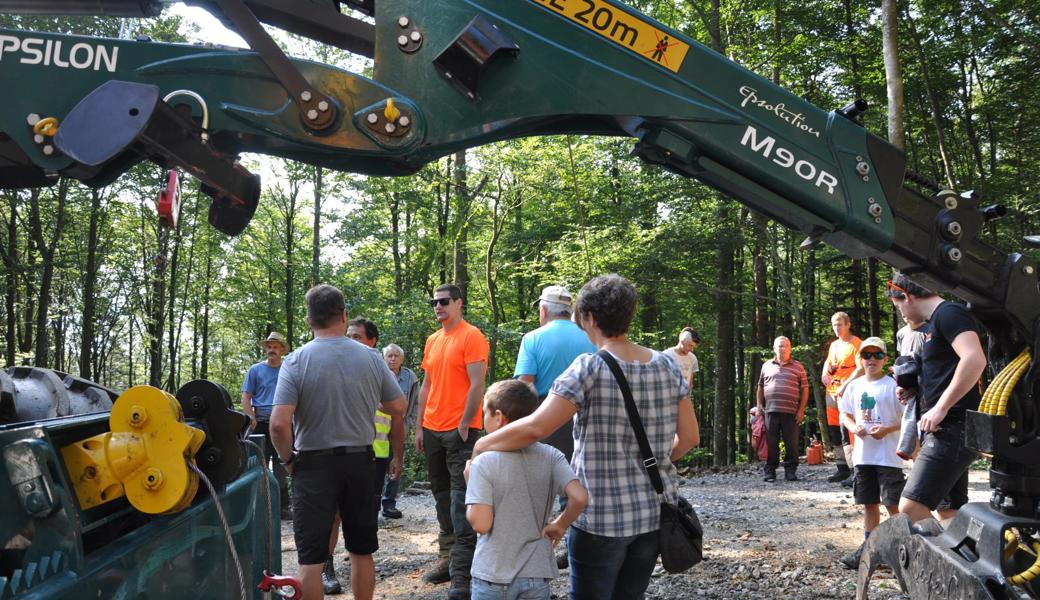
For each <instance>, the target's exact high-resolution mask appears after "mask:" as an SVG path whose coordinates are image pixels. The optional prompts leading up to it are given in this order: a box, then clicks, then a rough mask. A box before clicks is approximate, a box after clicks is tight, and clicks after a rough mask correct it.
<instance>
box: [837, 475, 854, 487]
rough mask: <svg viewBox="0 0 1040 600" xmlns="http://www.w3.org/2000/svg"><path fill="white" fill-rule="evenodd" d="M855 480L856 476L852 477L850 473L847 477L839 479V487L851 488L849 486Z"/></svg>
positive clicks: (851, 485)
mask: <svg viewBox="0 0 1040 600" xmlns="http://www.w3.org/2000/svg"><path fill="white" fill-rule="evenodd" d="M855 482H856V478H855V477H853V476H852V475H849V478H848V479H843V480H842V481H841V487H843V488H851V487H853V484H855Z"/></svg>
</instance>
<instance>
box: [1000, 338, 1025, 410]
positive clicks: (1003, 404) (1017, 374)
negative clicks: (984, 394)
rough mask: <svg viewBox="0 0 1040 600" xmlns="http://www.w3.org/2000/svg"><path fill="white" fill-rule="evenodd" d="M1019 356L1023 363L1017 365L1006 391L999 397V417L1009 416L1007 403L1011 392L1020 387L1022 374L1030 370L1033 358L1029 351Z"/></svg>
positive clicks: (1002, 391)
mask: <svg viewBox="0 0 1040 600" xmlns="http://www.w3.org/2000/svg"><path fill="white" fill-rule="evenodd" d="M1019 356H1020V357H1021V358H1022V361H1021V362H1020V363H1019V364H1018V365H1016V367H1015V370H1014V371H1012V373H1011V377H1010V378H1009V379H1008V382H1007V384H1005V386H1004V389H1003V390H1001V393H1000V396H998V397H997V408H996V411H995V412H996V414H997V415H998V416H1004V415H1005V414H1007V403H1008V399H1009V398H1010V397H1011V392H1012V391H1013V390H1014V389H1015V386H1016V385H1018V380H1019V379H1021V378H1022V374H1023V373H1025V372H1026V369H1028V368H1029V361H1030V359H1031V358H1032V356H1030V354H1029V351H1028V350H1023V351H1022V354H1020V355H1019Z"/></svg>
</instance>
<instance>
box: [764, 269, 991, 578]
mask: <svg viewBox="0 0 1040 600" xmlns="http://www.w3.org/2000/svg"><path fill="white" fill-rule="evenodd" d="M887 295H888V297H889V298H890V299H891V301H892V303H893V305H894V306H895V307H896V308H897V309H898V310H899V312H900V314H901V315H902V317H903V320H904V321H905V322H906V325H905V326H904V327H903V328H901V329H900V330H899V331H898V332H897V333H896V349H897V352H898V354H899V356H900V357H902V358H900V359H899V362H901V363H913V364H914V365H915V367H914V368H913V369H912V371H913V372H915V373H919V376H918V377H917V383H916V385H914V384H913V383H909V384H907V386H906V387H900V386H898V385H897V384H896V381H895V380H894V379H893V377H892V376H891V375H890V374H889V372H888V371H887V370H886V368H885V367H886V365H887V364H888V358H889V351H888V345H887V344H886V343H885V341H884V340H882V339H880V338H878V337H873V336H872V337H868V338H867V339H866V340H861V339H860V338H858V337H856V336H855V335H853V334H852V329H851V325H852V324H851V321H850V319H849V316H848V315H847V314H846V313H844V312H837V313H835V314H834V315H833V316H832V317H831V326H832V328H833V330H834V335H835V337H836V339H835V340H834V341H833V342H831V344H830V347H829V349H828V353H827V359H826V361H825V362H824V364H823V368H822V369H821V383H822V384H823V385H824V387H825V390H826V400H827V403H826V410H827V426H828V427H827V434H828V437H829V439H830V442H831V444H832V447H833V448H834V459H835V464H836V466H837V470H836V472H835V473H834V474H833V475H831V476H830V477H829V478H828V481H829V482H832V483H837V482H841V483H842V485H845V486H847V487H851V488H852V489H853V498H854V499H855V502H856V504H858V505H862V506H863V539H864V543H863V544H862V545H860V546H859V548H858V549H857V550H855V551H854V552H851V553H849V554H848V555H846V556H844V557H842V558H841V562H842V563H843V564H844V565H845V566H846V567H848V568H850V569H855V568H857V567H858V565H859V562H860V556H861V555H862V553H863V549H864V546H865V544H866V540H867V539H868V538H869V537H870V533H871V532H872V531H873V530H874V529H875V528H876V527H877V526H878V524H879V523H880V521H881V509H880V507H881V506H882V505H883V506H884V507H885V510H886V511H887V512H888V514H889V515H894V514H896V513H905V514H906V515H907V516H908V517H909V518H910V519H911V521H913V522H915V523H916V522H918V521H920V520H922V519H925V518H928V517H931V516H933V514H932V511H935V516H937V517H938V518H939V520H941V521H948V520H949V519H952V518H953V517H954V516H955V515H956V512H957V509H959V508H960V507H961V506H963V505H964V504H966V503H967V501H968V468H969V467H970V466H971V463H972V462H973V461H974V460H975V459H976V458H977V454H976V453H975V452H974V451H973V450H971V449H970V448H968V447H967V446H966V445H965V442H964V423H965V418H966V414H967V411H968V410H974V409H976V408H978V405H979V401H980V399H981V377H982V373H983V371H984V370H985V368H986V357H985V353H984V352H983V349H982V343H981V338H980V335H979V332H980V328H979V325H978V324H977V322H976V321H975V319H974V318H973V317H972V316H971V314H970V313H969V312H968V310H967V308H965V307H964V306H963V305H961V304H958V303H955V302H949V301H945V300H943V299H942V298H941V297H940V296H938V295H937V294H935V293H934V292H932V291H930V290H927V289H925V288H923V287H921V286H919V285H917V284H915V283H914V282H912V281H910V279H909V278H907V277H906V276H905V275H902V274H896V275H895V276H894V277H893V278H892V281H890V282H888V284H887ZM773 350H774V353H775V356H774V358H773V359H772V360H770V361H767V362H766V363H765V365H763V367H762V371H761V377H760V379H759V385H758V392H757V397H758V401H757V406H756V407H755V409H753V410H754V414H755V416H756V417H758V416H761V417H762V418H764V419H765V432H766V436H765V437H766V445H767V447H768V451H767V458H766V461H765V466H764V480H765V481H767V482H773V481H776V469H777V467H778V466H779V448H780V443H781V441H782V442H783V445H784V448H785V454H784V471H785V479H787V480H796V479H797V475H796V474H795V471H796V469H797V466H798V443H799V439H798V437H799V436H798V425H799V424H800V423H801V421H802V419H803V418H804V415H805V405H806V402H807V400H808V398H809V382H808V378H807V376H806V372H805V368H804V367H803V366H802V365H801V364H800V363H799V362H798V361H796V360H793V359H792V358H791V342H790V341H789V340H788V339H787V338H785V337H778V338H777V339H776V341H775V342H774V344H773ZM911 382H912V380H911ZM906 461H912V467H911V468H909V477H907V475H906V474H905V471H906V470H907V469H906Z"/></svg>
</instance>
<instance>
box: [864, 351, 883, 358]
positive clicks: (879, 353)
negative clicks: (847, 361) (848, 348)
mask: <svg viewBox="0 0 1040 600" xmlns="http://www.w3.org/2000/svg"><path fill="white" fill-rule="evenodd" d="M859 355H860V357H862V358H865V359H867V360H870V359H872V358H876V359H878V360H881V359H882V358H885V353H884V352H882V351H880V350H878V351H877V352H871V351H869V350H868V351H866V352H860V353H859Z"/></svg>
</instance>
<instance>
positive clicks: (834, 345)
mask: <svg viewBox="0 0 1040 600" xmlns="http://www.w3.org/2000/svg"><path fill="white" fill-rule="evenodd" d="M862 343H863V341H862V340H860V339H859V338H858V337H856V336H852V339H850V340H849V341H847V342H846V341H843V340H841V339H840V338H839V339H836V340H834V341H833V342H831V346H830V348H829V349H828V350H827V361H826V362H824V363H823V368H824V369H826V370H827V371H828V372H829V371H830V370H831V367H834V372H833V373H831V383H830V385H828V386H827V395H828V396H831V397H832V398H833V397H834V396H835V394H837V393H838V388H840V387H841V384H843V383H845V380H846V379H847V378H849V377H850V376H851V375H852V372H853V371H855V370H856V354H858V353H859V345H860V344H862ZM835 399H836V398H835ZM828 404H829V403H828ZM827 424H828V425H840V424H841V420H840V418H839V416H838V409H837V407H834V406H829V405H828V406H827Z"/></svg>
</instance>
